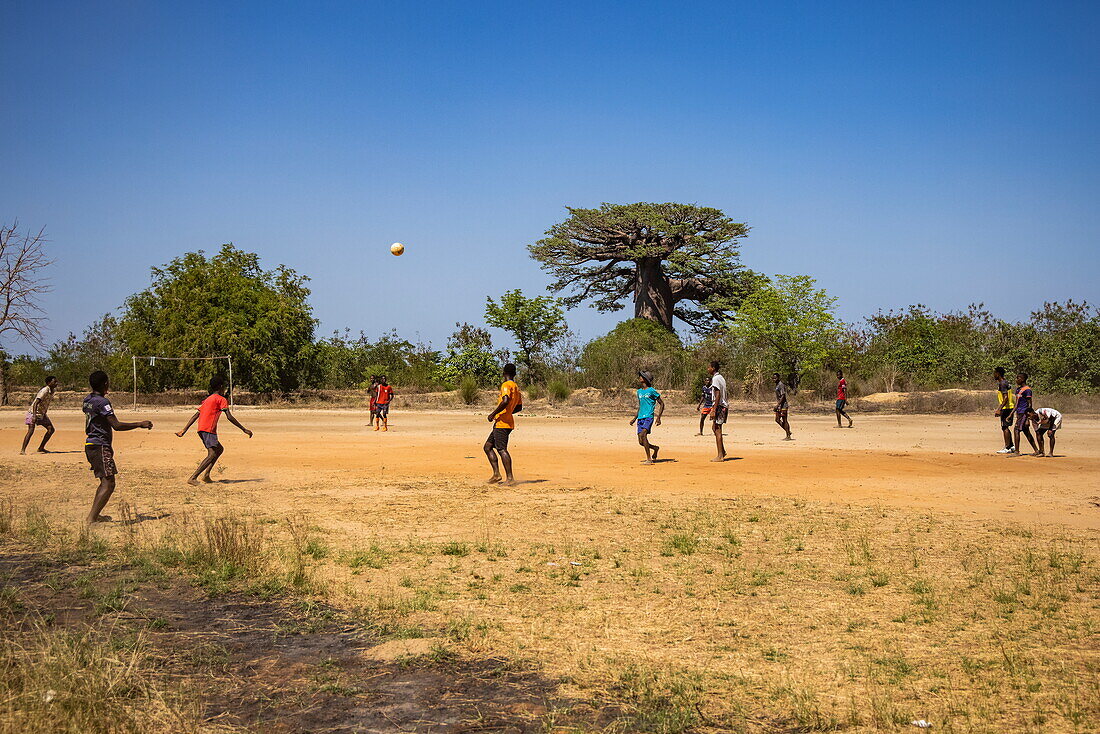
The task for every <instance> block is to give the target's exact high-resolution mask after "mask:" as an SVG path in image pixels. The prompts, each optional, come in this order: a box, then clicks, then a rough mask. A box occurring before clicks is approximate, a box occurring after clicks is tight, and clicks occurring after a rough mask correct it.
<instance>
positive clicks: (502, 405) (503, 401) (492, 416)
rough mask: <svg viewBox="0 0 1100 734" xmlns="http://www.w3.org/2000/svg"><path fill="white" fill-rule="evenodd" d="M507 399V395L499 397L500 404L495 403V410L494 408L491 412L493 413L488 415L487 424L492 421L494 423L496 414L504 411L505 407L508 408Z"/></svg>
mask: <svg viewBox="0 0 1100 734" xmlns="http://www.w3.org/2000/svg"><path fill="white" fill-rule="evenodd" d="M509 397H510V396H508V395H502V396H501V397H500V402H499V403H497V407H496V408H495V409H494V410H493V412H492V413H490V414H489V422H490V423H492V422H493V421H495V420H496V418H497V415H498V414H499V413H500V412H501V411H503V410H504V409H505V408H507V407H508V400H509Z"/></svg>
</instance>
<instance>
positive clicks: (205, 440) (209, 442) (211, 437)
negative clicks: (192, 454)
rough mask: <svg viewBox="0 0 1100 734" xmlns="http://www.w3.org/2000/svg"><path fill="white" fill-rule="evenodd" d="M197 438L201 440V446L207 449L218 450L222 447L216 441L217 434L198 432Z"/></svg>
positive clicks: (220, 443) (219, 442)
mask: <svg viewBox="0 0 1100 734" xmlns="http://www.w3.org/2000/svg"><path fill="white" fill-rule="evenodd" d="M199 438H200V439H202V445H203V446H205V447H206V448H208V449H220V448H221V447H222V442H221V441H219V440H218V434H216V433H210V432H209V431H199Z"/></svg>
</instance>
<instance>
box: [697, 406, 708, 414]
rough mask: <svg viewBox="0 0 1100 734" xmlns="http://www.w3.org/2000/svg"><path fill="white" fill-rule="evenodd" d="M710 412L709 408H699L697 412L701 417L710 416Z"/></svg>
mask: <svg viewBox="0 0 1100 734" xmlns="http://www.w3.org/2000/svg"><path fill="white" fill-rule="evenodd" d="M710 411H711V409H710V407H709V406H703V407H702V408H699V412H700V413H702V414H703V415H710Z"/></svg>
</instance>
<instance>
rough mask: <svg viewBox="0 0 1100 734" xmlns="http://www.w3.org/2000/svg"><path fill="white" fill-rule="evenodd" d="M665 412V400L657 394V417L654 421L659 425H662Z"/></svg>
mask: <svg viewBox="0 0 1100 734" xmlns="http://www.w3.org/2000/svg"><path fill="white" fill-rule="evenodd" d="M664 414H665V401H664V398H662V397H661V396H660V395H658V396H657V418H656V420H654V421H653V422H654V423H656V424H657V425H661V416H662V415H664Z"/></svg>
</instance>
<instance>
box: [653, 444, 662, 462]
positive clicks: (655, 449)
mask: <svg viewBox="0 0 1100 734" xmlns="http://www.w3.org/2000/svg"><path fill="white" fill-rule="evenodd" d="M660 450H661V447H660V446H654V447H653V463H654V464H656V463H657V452H658V451H660Z"/></svg>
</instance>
